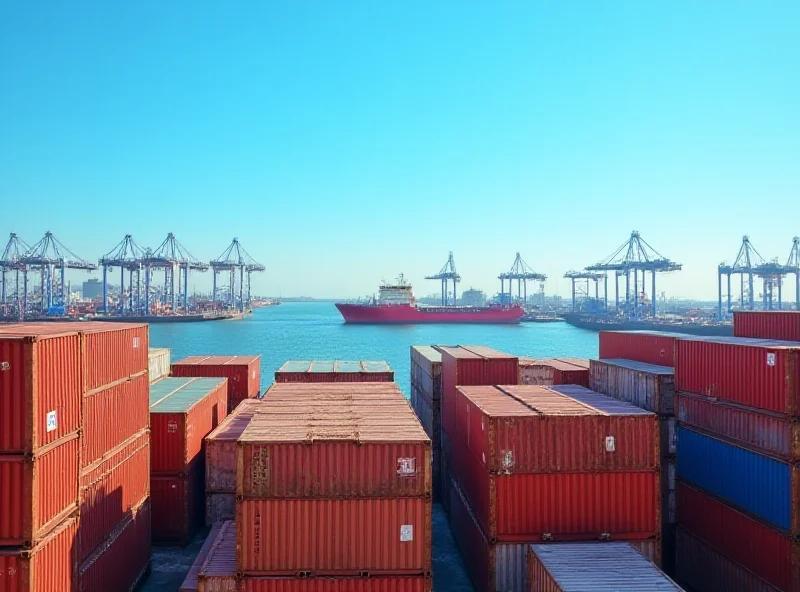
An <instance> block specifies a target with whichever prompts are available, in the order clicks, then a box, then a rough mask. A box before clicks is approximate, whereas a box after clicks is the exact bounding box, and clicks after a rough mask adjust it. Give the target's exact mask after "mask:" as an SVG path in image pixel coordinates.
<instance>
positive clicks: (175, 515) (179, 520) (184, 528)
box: [150, 462, 205, 545]
mask: <svg viewBox="0 0 800 592" xmlns="http://www.w3.org/2000/svg"><path fill="white" fill-rule="evenodd" d="M204 472H205V466H204V465H203V463H202V462H195V463H193V465H192V466H190V467H189V469H188V471H187V472H186V475H184V476H176V475H152V476H151V479H150V503H151V506H152V512H153V541H155V542H158V543H169V544H179V545H186V544H188V543H189V541H190V540H191V539H192V537H193V536H194V535H195V533H196V532H197V530H198V528H200V526H201V525H202V523H203V509H204V499H203V498H204V493H203V482H204V475H203V473H204Z"/></svg>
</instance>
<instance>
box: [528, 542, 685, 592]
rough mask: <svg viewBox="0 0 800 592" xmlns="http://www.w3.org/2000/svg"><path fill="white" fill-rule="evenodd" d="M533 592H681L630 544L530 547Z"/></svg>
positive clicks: (529, 566) (530, 579)
mask: <svg viewBox="0 0 800 592" xmlns="http://www.w3.org/2000/svg"><path fill="white" fill-rule="evenodd" d="M527 571H528V587H527V590H529V591H530V592H572V591H574V590H580V591H581V592H593V591H595V592H608V591H609V590H625V591H626V592H637V591H639V592H652V591H653V590H665V591H666V590H674V591H675V592H681V591H682V588H680V587H679V586H678V585H677V584H676V583H675V582H673V581H672V580H670V579H669V578H668V577H667V576H666V575H665V574H664V573H663V572H662V571H661V570H660V569H658V568H657V567H656V566H655V565H653V564H652V563H650V562H649V561H648V560H647V559H645V558H644V557H643V556H642V554H641V553H640V552H639V551H637V550H636V549H634V548H633V547H632V546H631V545H629V544H627V543H565V544H560V545H528V549H527Z"/></svg>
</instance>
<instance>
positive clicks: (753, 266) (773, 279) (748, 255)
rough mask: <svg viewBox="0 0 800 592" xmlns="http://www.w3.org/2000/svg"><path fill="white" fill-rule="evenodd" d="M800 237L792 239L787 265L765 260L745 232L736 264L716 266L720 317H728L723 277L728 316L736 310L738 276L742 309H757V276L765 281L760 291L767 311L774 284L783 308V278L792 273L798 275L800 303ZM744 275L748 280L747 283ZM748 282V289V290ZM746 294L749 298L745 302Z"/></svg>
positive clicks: (772, 295)
mask: <svg viewBox="0 0 800 592" xmlns="http://www.w3.org/2000/svg"><path fill="white" fill-rule="evenodd" d="M799 242H800V239H798V238H797V237H795V238H794V240H793V242H792V250H791V252H790V253H789V261H788V262H787V264H786V265H781V264H779V263H778V260H777V258H776V259H773V260H771V261H765V260H764V258H763V257H762V256H761V254H760V253H759V252H758V251H757V250H756V248H755V247H754V246H753V243H752V242H750V237H749V236H747V235H744V236H743V237H742V244H741V246H740V247H739V252H738V253H737V255H736V259H735V260H734V262H733V265H728V264H727V263H725V262H723V263H721V264H720V265H719V267H718V268H717V287H718V291H717V293H718V312H717V316H718V318H719V319H720V320H723V319H724V318H725V316H726V315H725V314H724V313H723V303H722V301H723V290H722V278H723V277H725V278H726V283H727V292H726V295H727V301H728V302H727V316H729V315H730V314H731V313H732V312H733V297H732V296H733V295H732V287H731V283H732V281H731V278H732V276H734V275H738V276H739V278H740V282H739V308H740V310H745V309H746V310H755V286H754V284H755V278H759V279H761V280H762V282H763V290H762V292H761V298H762V307H763V309H764V310H772V309H773V303H774V299H775V298H774V296H775V287H776V285H777V288H778V309H779V310H781V309H783V278H784V277H786V276H787V275H790V274H795V284H796V290H797V291H796V292H795V300H796V302H795V305H796V306H800V289H799V288H800V275H799V274H800V265H798V243H799ZM745 278H746V280H747V283H746V284H745ZM745 285H746V286H747V290H746V292H745ZM745 296H747V300H746V301H745Z"/></svg>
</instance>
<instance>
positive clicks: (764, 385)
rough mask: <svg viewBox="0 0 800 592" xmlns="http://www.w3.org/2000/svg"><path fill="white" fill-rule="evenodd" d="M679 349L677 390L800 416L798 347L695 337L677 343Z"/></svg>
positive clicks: (794, 345)
mask: <svg viewBox="0 0 800 592" xmlns="http://www.w3.org/2000/svg"><path fill="white" fill-rule="evenodd" d="M677 351H678V364H677V366H676V368H675V388H676V389H677V390H678V391H680V392H686V393H694V394H697V395H703V396H706V397H714V398H716V399H719V400H721V401H730V402H732V403H737V404H739V405H744V406H746V407H755V408H758V409H765V410H767V411H773V412H775V413H781V414H784V415H788V416H790V417H798V416H799V415H800V401H799V399H800V343H795V342H792V341H769V340H764V339H747V338H744V337H705V338H703V337H693V338H691V339H681V340H679V341H678V345H677Z"/></svg>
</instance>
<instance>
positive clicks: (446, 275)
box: [425, 251, 461, 306]
mask: <svg viewBox="0 0 800 592" xmlns="http://www.w3.org/2000/svg"><path fill="white" fill-rule="evenodd" d="M425 279H426V280H439V281H441V282H442V306H447V287H448V284H449V282H450V281H451V280H452V282H453V304H456V302H457V297H456V284H458V282H460V281H461V276H460V275H458V272H457V271H456V262H455V260H454V259H453V251H450V256H449V257H448V258H447V263H445V264H444V267H442V269H441V270H440V271H439V273H437V274H436V275H428V276H425Z"/></svg>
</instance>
